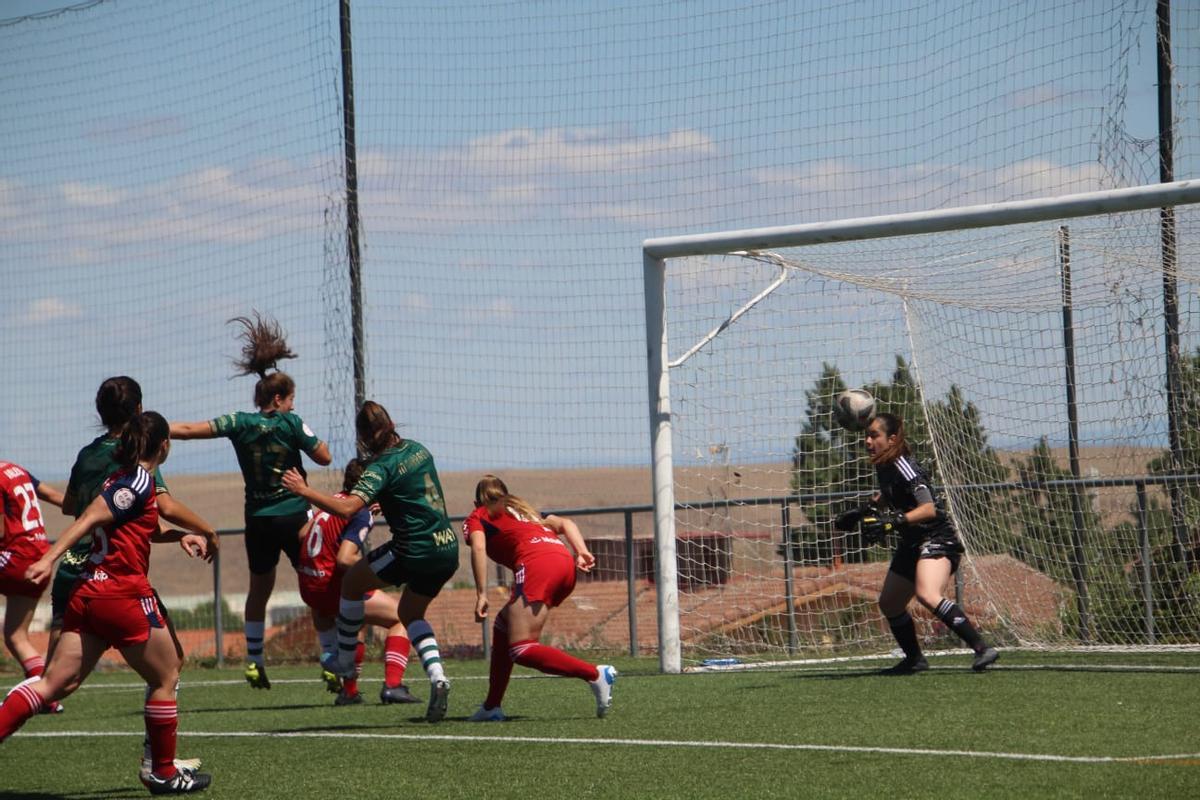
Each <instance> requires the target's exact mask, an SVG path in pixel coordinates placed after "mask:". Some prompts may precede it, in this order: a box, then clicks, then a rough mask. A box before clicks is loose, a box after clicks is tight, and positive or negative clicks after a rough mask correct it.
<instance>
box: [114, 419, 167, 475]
mask: <svg viewBox="0 0 1200 800" xmlns="http://www.w3.org/2000/svg"><path fill="white" fill-rule="evenodd" d="M170 435H171V428H170V426H169V425H167V421H166V420H165V419H163V416H162V414H159V413H158V412H157V411H143V412H142V413H141V414H134V415H133V416H132V417H130V418H129V421H128V422H126V423H125V427H124V428H123V429H122V430H121V437H120V439H119V440H118V441H117V449H116V451H115V452H114V453H113V457H114V458H115V459H116V461H117V463H118V464H120V465H121V466H122V467H125V468H126V469H129V468H131V467H133V465H134V464H136V463H138V462H139V461H148V460H149V459H151V458H154V457H155V456H157V455H158V448H160V447H162V443H163V442H165V441H167V439H168V438H169V437H170Z"/></svg>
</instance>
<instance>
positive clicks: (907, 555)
mask: <svg viewBox="0 0 1200 800" xmlns="http://www.w3.org/2000/svg"><path fill="white" fill-rule="evenodd" d="M962 554H963V546H962V542H961V541H959V538H958V534H957V533H955V532H954V529H953V528H950V527H945V528H940V529H939V530H936V531H934V532H933V533H932V534H929V535H927V536H925V537H924V538H922V539H920V540H919V541H915V542H914V541H903V540H902V541H901V542H900V544H898V545H897V546H896V552H895V553H893V554H892V563H891V566H889V567H888V570H889V571H891V572H894V573H896V574H897V575H899V576H900V577H901V578H905V579H907V580H908V581H909V582H911V583H916V582H917V562H918V561H920V560H921V559H923V558H948V559H950V574H951V575H953V574H954V573H955V572H957V571H958V562H959V560H960V559H961V558H962Z"/></svg>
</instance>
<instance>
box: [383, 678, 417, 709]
mask: <svg viewBox="0 0 1200 800" xmlns="http://www.w3.org/2000/svg"><path fill="white" fill-rule="evenodd" d="M379 702H381V703H383V704H385V705H387V704H389V703H419V702H421V701H420V700H419V699H417V698H415V697H413V695H412V692H410V691H409V690H408V687H407V686H405V685H404V684H403V683H402V684H400V685H399V686H388V685H387V684H384V686H383V688H382V689H380V690H379Z"/></svg>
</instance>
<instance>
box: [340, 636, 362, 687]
mask: <svg viewBox="0 0 1200 800" xmlns="http://www.w3.org/2000/svg"><path fill="white" fill-rule="evenodd" d="M366 653H367V646H366V645H365V644H363V643H362V642H359V643H358V647H356V648H354V677H353V678H342V691H344V692H345V693H346V694H348V695H351V696H353V695H356V694H358V676H359V675H362V662H363V657H364V656H366Z"/></svg>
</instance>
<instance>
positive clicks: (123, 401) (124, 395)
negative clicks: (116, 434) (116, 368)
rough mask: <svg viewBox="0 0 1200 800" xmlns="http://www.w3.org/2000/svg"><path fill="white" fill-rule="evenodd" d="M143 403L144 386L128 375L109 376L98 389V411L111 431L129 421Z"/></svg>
mask: <svg viewBox="0 0 1200 800" xmlns="http://www.w3.org/2000/svg"><path fill="white" fill-rule="evenodd" d="M141 405H142V387H141V386H140V385H138V382H137V381H135V380H134V379H133V378H131V377H129V376H128V375H114V376H113V377H111V378H107V379H105V381H104V383H102V384H100V388H99V389H97V390H96V413H97V414H99V415H100V423H101V424H102V425H103V426H104V427H106V428H108V429H109V430H110V431H115V430H116V429H117V428H120V427H121V426H122V425H124V424H125V423H127V422H129V420H130V419H131V418H132V417H133V415H134V414H136V413H138V409H139V408H140V407H141Z"/></svg>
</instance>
